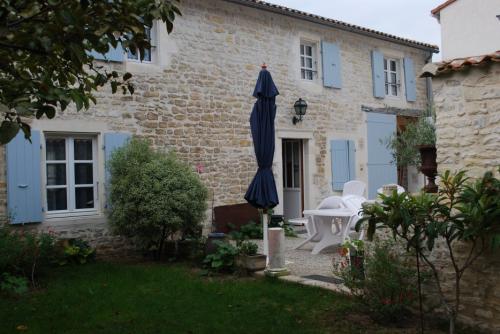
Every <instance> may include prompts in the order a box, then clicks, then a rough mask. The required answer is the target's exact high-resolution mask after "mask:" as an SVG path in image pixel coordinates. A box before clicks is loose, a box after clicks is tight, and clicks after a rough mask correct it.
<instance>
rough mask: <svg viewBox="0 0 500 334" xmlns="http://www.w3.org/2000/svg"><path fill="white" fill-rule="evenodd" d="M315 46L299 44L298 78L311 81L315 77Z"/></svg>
mask: <svg viewBox="0 0 500 334" xmlns="http://www.w3.org/2000/svg"><path fill="white" fill-rule="evenodd" d="M316 57H317V56H316V44H314V43H310V42H300V77H301V78H302V79H303V80H309V81H313V80H314V79H315V78H316V75H317V69H316V66H317V58H316Z"/></svg>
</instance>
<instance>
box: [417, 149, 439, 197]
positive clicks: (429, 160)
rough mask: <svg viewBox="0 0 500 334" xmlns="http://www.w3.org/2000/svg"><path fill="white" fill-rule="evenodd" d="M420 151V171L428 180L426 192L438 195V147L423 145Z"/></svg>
mask: <svg viewBox="0 0 500 334" xmlns="http://www.w3.org/2000/svg"><path fill="white" fill-rule="evenodd" d="M418 149H419V151H420V159H421V160H422V166H421V167H420V171H421V172H422V173H423V174H424V175H425V176H426V177H427V180H428V182H427V185H426V186H425V187H424V191H425V192H427V193H437V191H438V187H437V185H436V182H435V181H436V176H437V162H436V158H437V156H436V146H434V145H421V146H419V147H418Z"/></svg>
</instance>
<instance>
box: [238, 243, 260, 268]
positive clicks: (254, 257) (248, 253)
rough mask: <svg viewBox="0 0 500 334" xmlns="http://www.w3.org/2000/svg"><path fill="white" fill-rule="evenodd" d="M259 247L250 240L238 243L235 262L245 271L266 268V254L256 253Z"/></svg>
mask: <svg viewBox="0 0 500 334" xmlns="http://www.w3.org/2000/svg"><path fill="white" fill-rule="evenodd" d="M258 249H259V247H258V246H257V244H256V243H254V242H251V241H243V242H242V243H241V244H240V245H239V254H238V257H237V258H236V264H237V265H238V266H239V267H241V268H244V269H246V270H247V271H259V270H264V269H265V268H266V261H267V256H266V255H264V254H258V253H257V250H258Z"/></svg>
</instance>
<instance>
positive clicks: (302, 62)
mask: <svg viewBox="0 0 500 334" xmlns="http://www.w3.org/2000/svg"><path fill="white" fill-rule="evenodd" d="M300 66H301V67H304V66H306V65H305V62H304V57H300Z"/></svg>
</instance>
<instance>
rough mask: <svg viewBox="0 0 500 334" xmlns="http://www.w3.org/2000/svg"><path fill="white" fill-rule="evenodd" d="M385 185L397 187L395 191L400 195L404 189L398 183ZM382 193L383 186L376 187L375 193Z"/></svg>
mask: <svg viewBox="0 0 500 334" xmlns="http://www.w3.org/2000/svg"><path fill="white" fill-rule="evenodd" d="M385 186H396V187H397V192H398V194H400V195H401V194H402V193H404V192H405V191H406V190H405V188H403V187H402V186H400V185H399V184H386V185H385ZM383 193H384V187H380V188H378V189H377V194H383Z"/></svg>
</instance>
